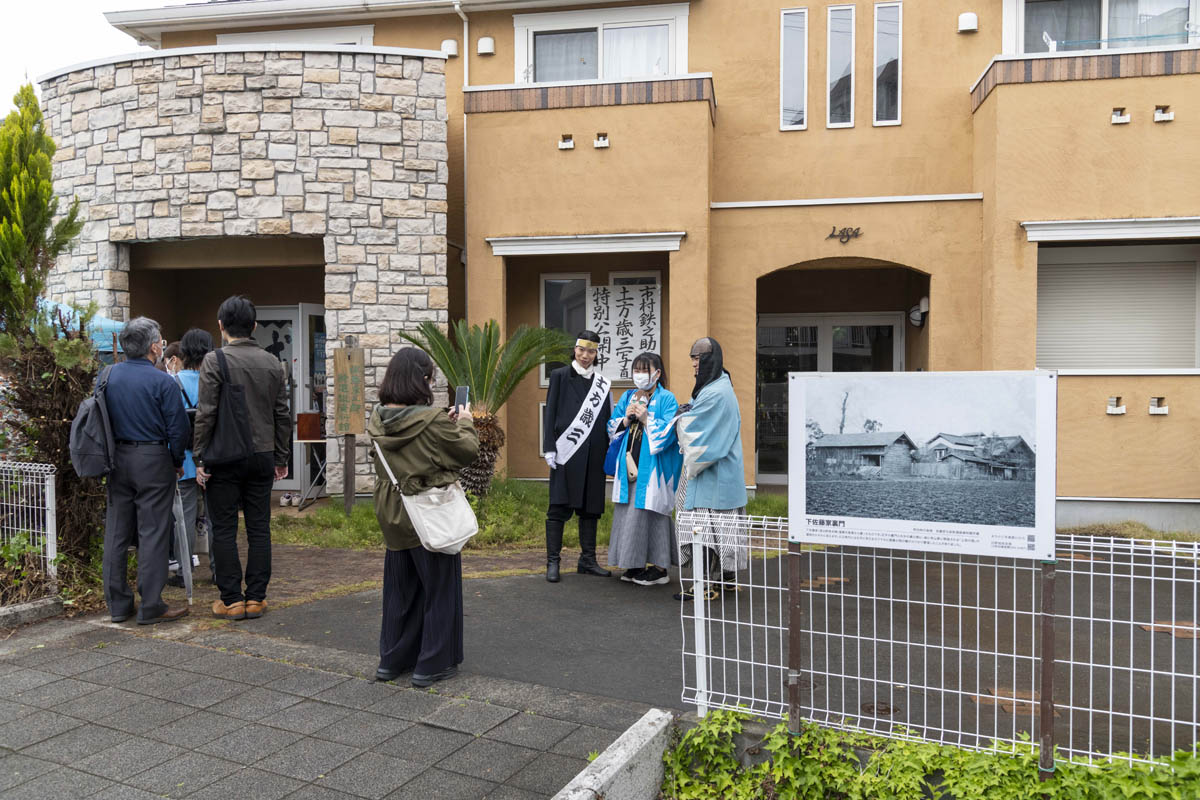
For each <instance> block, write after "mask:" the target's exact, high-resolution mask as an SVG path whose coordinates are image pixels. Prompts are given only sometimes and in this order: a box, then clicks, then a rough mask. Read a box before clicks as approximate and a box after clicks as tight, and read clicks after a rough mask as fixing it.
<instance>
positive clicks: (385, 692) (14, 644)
mask: <svg viewBox="0 0 1200 800" xmlns="http://www.w3.org/2000/svg"><path fill="white" fill-rule="evenodd" d="M235 649H236V650H238V651H239V652H235ZM300 663H303V664H308V665H310V666H298V664H300ZM363 665H364V659H363V658H362V656H357V655H354V654H350V653H345V652H342V651H339V650H335V649H332V648H321V647H317V646H313V645H304V644H295V643H290V642H286V641H283V640H275V639H272V638H270V637H263V636H246V635H244V634H242V633H239V632H237V631H231V630H227V629H221V628H219V629H216V630H205V628H204V627H203V626H197V625H196V624H195V623H172V624H170V625H163V626H157V627H155V628H153V629H150V630H142V629H138V630H128V629H126V628H125V627H118V626H114V625H109V624H105V623H101V622H98V621H97V618H93V619H92V620H91V621H86V620H85V621H56V622H51V623H46V624H44V625H40V626H35V627H34V628H30V629H26V630H25V631H22V632H21V633H20V634H18V635H17V636H14V637H13V638H12V639H10V640H9V641H7V642H0V687H3V688H2V691H0V800H9V798H14V799H15V798H76V797H80V798H82V797H88V798H98V799H101V800H119V799H121V800H123V799H125V798H128V800H142V799H143V798H144V799H145V800H149V798H153V797H172V798H183V797H187V798H196V799H197V800H200V799H201V798H214V800H216V799H217V798H220V799H221V800H224V798H228V797H247V798H253V800H275V799H276V798H289V799H290V800H340V799H345V800H351V799H352V798H372V799H373V800H379V799H380V798H396V799H399V798H420V800H439V798H452V799H453V800H468V799H469V798H490V799H494V800H533V798H546V797H550V796H551V795H553V794H554V793H556V792H557V791H558V790H559V789H560V788H561V787H562V786H564V785H565V784H566V783H567V782H568V781H569V780H570V779H571V777H572V776H574V775H575V774H576V773H577V772H578V771H579V770H580V769H582V768H583V767H584V766H585V765H586V763H587V758H588V755H589V753H592V752H599V751H602V750H603V749H604V748H605V747H607V746H608V745H609V744H610V743H611V742H612V741H613V740H614V739H615V738H616V737H617V736H618V735H619V734H620V732H621V731H623V730H624V729H625V728H626V727H627V726H628V725H630V724H632V723H633V722H634V721H636V720H637V718H638V717H640V716H641V714H642V713H644V712H645V711H646V710H647V708H648V706H645V705H643V704H638V703H632V702H627V701H620V700H612V699H606V698H599V697H590V696H587V695H584V694H580V693H577V692H570V691H563V690H561V689H557V690H552V689H546V688H543V687H539V686H533V685H530V684H525V683H519V682H516V681H509V680H504V679H497V678H487V677H481V676H475V675H464V676H461V677H459V678H457V679H455V680H454V681H452V682H448V683H447V684H446V690H445V691H446V694H438V693H435V692H431V691H417V690H414V689H411V688H406V687H400V686H395V685H390V684H380V683H376V682H374V681H370V680H366V679H364V678H362V677H353V676H355V675H361V673H362V671H363ZM369 666H371V667H373V664H369ZM314 667H317V668H314Z"/></svg>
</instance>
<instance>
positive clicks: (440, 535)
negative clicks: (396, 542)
mask: <svg viewBox="0 0 1200 800" xmlns="http://www.w3.org/2000/svg"><path fill="white" fill-rule="evenodd" d="M372 444H374V445H375V452H376V453H377V454H378V456H379V463H381V464H383V469H384V470H385V471H386V472H387V475H388V479H389V480H390V481H391V482H392V486H394V487H395V488H396V491H397V492H400V484H399V482H397V480H396V476H395V475H394V474H393V473H392V468H391V467H390V466H389V465H388V462H387V459H386V458H384V457H383V449H382V448H380V446H379V442H376V441H372ZM400 499H401V500H402V501H403V502H404V510H405V512H407V513H408V519H409V521H410V522H412V526H413V528H415V529H416V531H417V537H418V538H419V539H420V540H421V546H422V547H424V548H425V549H426V550H429V551H431V552H434V553H448V554H449V555H454V554H455V553H457V552H459V551H460V550H462V549H463V545H465V544H466V543H467V542H468V541H470V539H471V537H472V536H474V535H475V534H477V533H479V521H478V520H476V519H475V512H474V511H472V510H471V504H470V503H469V502H467V493H466V492H464V491H463V488H462V486H460V485H459V483H458V481H455V482H454V483H452V484H450V485H449V486H441V487H434V488H432V489H426V490H425V491H423V492H421V493H419V494H414V495H407V494H404V492H400Z"/></svg>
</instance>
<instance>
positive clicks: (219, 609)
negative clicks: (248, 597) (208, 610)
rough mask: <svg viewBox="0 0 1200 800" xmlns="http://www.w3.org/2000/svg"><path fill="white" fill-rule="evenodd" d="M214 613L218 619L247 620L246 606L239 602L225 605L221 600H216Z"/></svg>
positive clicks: (213, 607)
mask: <svg viewBox="0 0 1200 800" xmlns="http://www.w3.org/2000/svg"><path fill="white" fill-rule="evenodd" d="M212 612H213V616H214V617H216V618H217V619H245V618H246V604H245V603H243V602H242V601H241V600H238V601H237V602H236V603H231V604H230V605H225V604H224V603H222V602H221V601H220V600H214V601H213V604H212Z"/></svg>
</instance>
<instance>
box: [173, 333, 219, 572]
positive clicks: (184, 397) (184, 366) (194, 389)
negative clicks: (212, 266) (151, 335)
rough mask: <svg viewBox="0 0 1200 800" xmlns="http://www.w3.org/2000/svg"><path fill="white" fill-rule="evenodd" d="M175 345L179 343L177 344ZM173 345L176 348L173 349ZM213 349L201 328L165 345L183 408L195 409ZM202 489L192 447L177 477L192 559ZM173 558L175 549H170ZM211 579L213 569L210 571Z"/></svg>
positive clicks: (210, 338) (208, 335) (186, 452)
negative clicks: (203, 371) (202, 370)
mask: <svg viewBox="0 0 1200 800" xmlns="http://www.w3.org/2000/svg"><path fill="white" fill-rule="evenodd" d="M177 345H178V346H177ZM172 348H175V352H172ZM212 349H213V338H212V334H210V333H209V332H208V331H206V330H203V329H201V328H192V329H191V330H189V331H188V332H187V333H185V334H184V335H183V338H182V339H180V340H179V342H178V343H175V342H172V343H171V344H170V345H167V358H166V362H167V372H168V373H170V374H171V375H174V376H175V383H176V384H177V385H178V386H179V395H180V397H179V399H180V401H181V402H182V403H183V407H184V410H185V411H186V410H187V409H194V408H196V406H197V405H199V403H200V364H201V363H202V362H203V361H204V357H205V356H206V355H208V353H209V352H210V351H211V350H212ZM202 491H203V490H202V489H201V488H200V486H199V484H198V483H197V482H196V461H195V459H194V458H193V457H192V451H191V450H190V449H189V450H186V451H185V452H184V455H183V475H182V476H181V477H180V478H179V497H180V499H181V500H182V501H183V522H184V526H185V527H186V528H187V541H188V552H189V553H191V554H192V563H193V564H195V563H196V523H197V520H198V518H199V516H200V509H201V506H202V504H203V502H204V497H203V494H202ZM171 552H172V556H171V557H172V559H174V558H175V556H174V549H172V551H171ZM208 561H209V567H210V568H211V567H212V548H211V547H210V548H209V556H208ZM212 573H213V576H214V583H215V582H216V581H215V575H216V570H215V569H213V571H212ZM176 581H178V585H182V584H183V580H182V579H176V578H172V579H171V581H170V583H172V585H175V584H176Z"/></svg>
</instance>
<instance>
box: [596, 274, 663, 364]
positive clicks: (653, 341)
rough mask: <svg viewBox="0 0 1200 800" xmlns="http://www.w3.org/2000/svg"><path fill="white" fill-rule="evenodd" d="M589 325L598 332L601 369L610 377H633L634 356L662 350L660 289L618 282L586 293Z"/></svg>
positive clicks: (597, 287)
mask: <svg viewBox="0 0 1200 800" xmlns="http://www.w3.org/2000/svg"><path fill="white" fill-rule="evenodd" d="M587 311H588V317H587V320H588V323H587V324H588V328H590V329H591V330H593V331H595V332H596V333H597V334H599V335H600V352H599V361H600V372H601V373H602V374H603V375H604V376H605V377H606V378H608V379H609V380H612V381H625V382H628V381H631V380H633V359H634V358H635V357H636V356H637V354H638V353H642V352H653V353H661V352H662V335H661V313H662V289H661V288H660V287H658V286H646V285H634V284H617V285H615V286H593V287H591V288H590V289H589V293H588V309H587Z"/></svg>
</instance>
